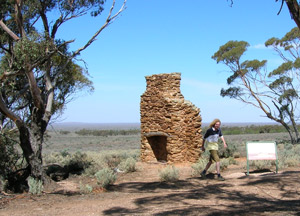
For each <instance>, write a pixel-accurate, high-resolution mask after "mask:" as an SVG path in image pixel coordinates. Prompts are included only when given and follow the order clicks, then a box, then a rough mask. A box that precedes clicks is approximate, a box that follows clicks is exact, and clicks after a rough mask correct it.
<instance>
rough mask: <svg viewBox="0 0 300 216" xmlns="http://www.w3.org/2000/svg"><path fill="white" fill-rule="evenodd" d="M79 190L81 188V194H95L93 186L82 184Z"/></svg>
mask: <svg viewBox="0 0 300 216" xmlns="http://www.w3.org/2000/svg"><path fill="white" fill-rule="evenodd" d="M79 188H80V192H81V193H84V194H87V193H92V192H93V186H91V185H89V184H82V183H81V182H80V185H79Z"/></svg>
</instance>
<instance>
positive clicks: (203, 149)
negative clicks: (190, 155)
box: [201, 139, 205, 151]
mask: <svg viewBox="0 0 300 216" xmlns="http://www.w3.org/2000/svg"><path fill="white" fill-rule="evenodd" d="M204 143H205V139H203V142H202V147H201V150H202V151H205V147H204Z"/></svg>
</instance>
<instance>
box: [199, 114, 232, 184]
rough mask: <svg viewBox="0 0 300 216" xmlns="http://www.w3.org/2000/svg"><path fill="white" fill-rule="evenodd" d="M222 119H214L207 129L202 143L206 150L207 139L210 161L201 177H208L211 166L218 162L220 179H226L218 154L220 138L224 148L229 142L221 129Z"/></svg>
mask: <svg viewBox="0 0 300 216" xmlns="http://www.w3.org/2000/svg"><path fill="white" fill-rule="evenodd" d="M220 126H221V121H220V120H219V119H214V120H213V121H212V122H211V123H210V125H209V129H208V130H207V131H206V133H205V135H204V139H203V143H202V151H205V147H204V144H205V141H206V140H207V147H206V150H209V153H210V158H209V162H208V163H207V165H206V167H205V169H204V170H203V171H202V172H201V177H202V178H206V172H207V170H208V169H209V167H210V166H211V165H212V163H213V162H215V163H216V170H217V174H218V180H219V181H224V180H225V179H224V178H223V177H222V176H221V174H220V158H219V155H218V148H219V147H218V140H219V138H221V140H222V141H223V144H224V148H227V144H226V142H225V139H224V137H223V134H222V131H221V128H220Z"/></svg>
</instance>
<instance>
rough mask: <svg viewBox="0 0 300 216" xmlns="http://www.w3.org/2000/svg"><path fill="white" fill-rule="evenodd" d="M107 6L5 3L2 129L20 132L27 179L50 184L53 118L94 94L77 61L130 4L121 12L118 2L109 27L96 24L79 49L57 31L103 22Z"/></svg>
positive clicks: (97, 2) (86, 0)
mask: <svg viewBox="0 0 300 216" xmlns="http://www.w3.org/2000/svg"><path fill="white" fill-rule="evenodd" d="M104 4H105V0H72V1H69V0H30V1H26V0H13V1H11V0H0V5H1V7H0V58H1V60H0V80H1V86H0V111H1V114H0V124H1V129H3V128H5V126H7V125H8V123H9V125H11V126H10V127H16V128H17V129H18V130H17V131H18V132H19V138H20V146H21V149H22V151H23V155H24V157H25V159H26V162H27V164H28V166H27V168H26V171H25V174H24V175H23V177H24V178H27V177H28V176H29V175H31V176H32V177H33V178H35V179H37V180H44V172H43V169H42V144H43V140H44V133H45V131H46V127H47V125H48V123H49V121H50V119H51V117H52V116H53V115H55V114H57V113H59V111H61V110H62V109H63V108H64V105H65V104H66V102H67V101H69V100H70V97H71V96H72V94H73V93H75V92H77V91H78V90H80V89H82V88H88V89H89V90H92V82H91V81H90V80H89V79H88V77H87V72H86V70H85V69H84V68H82V67H81V66H79V65H78V64H77V63H76V59H75V58H76V57H78V56H79V55H80V53H81V52H82V51H83V50H85V49H86V48H87V47H88V46H90V45H91V44H92V43H93V42H94V40H95V39H96V37H97V36H98V35H99V34H100V33H101V32H102V30H103V29H105V28H106V27H107V26H108V25H109V24H111V23H112V22H113V21H114V20H115V19H116V18H117V17H118V16H119V15H120V14H121V13H122V12H123V11H124V10H125V7H126V0H122V2H121V4H120V9H119V10H118V11H115V0H113V1H112V5H111V7H110V9H109V10H108V11H107V14H108V15H107V17H106V20H105V21H104V23H102V24H99V23H97V21H95V25H94V26H98V29H96V32H95V33H94V35H93V36H92V37H91V38H87V40H86V43H85V44H82V47H80V48H78V49H77V50H74V51H71V50H70V49H69V47H68V45H69V44H70V43H72V42H74V40H71V41H65V40H64V39H63V38H57V37H56V35H57V32H58V31H59V29H61V28H63V27H64V24H65V23H66V22H68V21H70V20H73V19H76V18H78V17H81V16H88V15H91V16H92V17H97V16H98V15H100V14H101V12H102V11H103V10H104ZM114 11H115V12H114ZM74 28H75V26H74ZM76 28H80V26H76ZM73 37H74V38H76V35H74V36H73Z"/></svg>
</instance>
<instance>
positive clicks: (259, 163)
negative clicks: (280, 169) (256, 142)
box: [249, 160, 274, 170]
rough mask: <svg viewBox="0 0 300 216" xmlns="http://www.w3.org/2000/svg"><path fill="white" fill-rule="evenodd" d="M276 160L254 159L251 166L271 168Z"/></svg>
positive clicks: (259, 168) (260, 168)
mask: <svg viewBox="0 0 300 216" xmlns="http://www.w3.org/2000/svg"><path fill="white" fill-rule="evenodd" d="M273 163H274V162H272V161H270V160H254V161H250V162H249V166H250V167H253V169H256V170H263V169H271V168H272V165H273Z"/></svg>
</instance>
